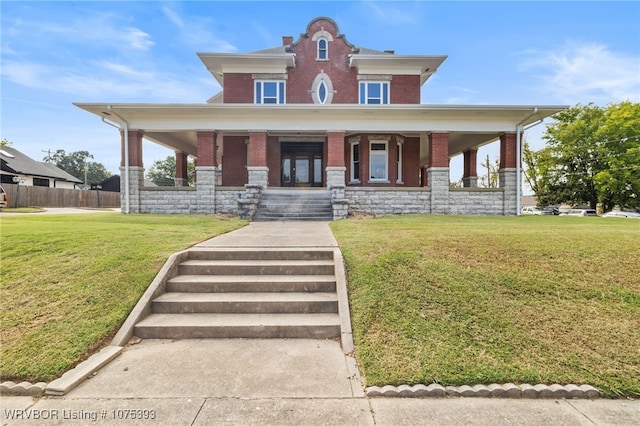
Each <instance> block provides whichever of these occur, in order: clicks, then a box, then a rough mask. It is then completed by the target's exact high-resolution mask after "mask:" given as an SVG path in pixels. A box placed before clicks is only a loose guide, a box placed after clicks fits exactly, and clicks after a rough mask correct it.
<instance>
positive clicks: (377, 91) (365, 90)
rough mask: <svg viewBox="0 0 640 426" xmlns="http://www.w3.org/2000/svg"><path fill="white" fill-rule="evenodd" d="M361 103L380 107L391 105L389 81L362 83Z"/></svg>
mask: <svg viewBox="0 0 640 426" xmlns="http://www.w3.org/2000/svg"><path fill="white" fill-rule="evenodd" d="M360 103H361V104H369V105H380V104H388V103H389V82H388V81H361V82H360Z"/></svg>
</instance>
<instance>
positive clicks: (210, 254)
mask: <svg viewBox="0 0 640 426" xmlns="http://www.w3.org/2000/svg"><path fill="white" fill-rule="evenodd" d="M165 291H166V292H165V293H164V294H161V295H160V296H158V297H156V298H155V299H154V300H153V301H152V302H151V314H150V315H148V316H147V317H146V318H144V319H143V320H142V321H140V322H138V323H137V324H136V325H135V327H134V334H135V335H136V336H138V337H142V338H147V339H183V338H231V337H237V338H275V337H277V338H335V337H339V336H340V316H339V313H338V296H337V293H336V276H335V263H334V259H333V250H327V249H309V250H292V249H245V248H236V249H219V248H194V249H192V250H190V251H189V256H188V259H186V260H184V261H183V262H181V263H180V265H178V267H177V275H176V276H175V277H173V278H171V279H169V280H167V282H166V287H165Z"/></svg>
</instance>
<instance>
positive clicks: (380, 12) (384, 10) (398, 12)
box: [364, 1, 418, 25]
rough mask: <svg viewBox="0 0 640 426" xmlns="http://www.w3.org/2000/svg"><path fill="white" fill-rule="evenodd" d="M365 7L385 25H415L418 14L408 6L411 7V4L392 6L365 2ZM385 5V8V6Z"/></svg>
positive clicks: (403, 3) (404, 3) (402, 3)
mask: <svg viewBox="0 0 640 426" xmlns="http://www.w3.org/2000/svg"><path fill="white" fill-rule="evenodd" d="M364 4H365V6H366V7H367V9H368V10H370V11H371V12H373V16H374V17H375V18H376V19H377V20H378V21H382V22H384V23H385V24H395V25H397V24H415V23H416V18H417V16H418V14H415V13H413V12H415V11H414V10H413V8H410V7H408V6H410V5H411V3H410V2H401V3H396V4H397V5H398V6H401V7H398V6H396V5H393V6H391V5H392V4H393V3H392V2H389V3H379V2H373V1H367V2H364ZM383 4H384V6H383Z"/></svg>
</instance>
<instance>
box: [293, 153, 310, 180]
mask: <svg viewBox="0 0 640 426" xmlns="http://www.w3.org/2000/svg"><path fill="white" fill-rule="evenodd" d="M296 183H309V157H296Z"/></svg>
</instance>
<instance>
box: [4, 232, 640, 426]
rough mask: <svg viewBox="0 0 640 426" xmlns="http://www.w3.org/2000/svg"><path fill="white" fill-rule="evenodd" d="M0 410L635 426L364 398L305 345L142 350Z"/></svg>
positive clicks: (635, 409)
mask: <svg viewBox="0 0 640 426" xmlns="http://www.w3.org/2000/svg"><path fill="white" fill-rule="evenodd" d="M335 245H336V243H335V240H334V238H333V235H332V234H331V232H330V230H329V227H328V224H327V223H318V222H297V223H292V222H279V223H268V222H267V223H265V222H263V223H251V224H250V225H249V226H247V227H245V228H242V229H239V230H237V231H233V232H231V233H228V234H225V235H222V236H219V237H217V238H214V239H212V240H209V241H206V242H203V243H202V244H201V246H205V247H220V246H224V247H301V246H306V247H309V246H314V247H335ZM1 405H2V408H1V410H0V419H1V420H0V421H1V423H2V424H3V425H4V424H11V425H13V424H20V425H23V424H24V425H40V424H42V425H54V424H64V425H67V424H72V425H73V424H78V425H80V424H83V425H86V424H115V425H123V424H158V425H217V424H222V425H298V424H305V425H374V424H375V425H443V424H451V425H458V424H467V425H513V424H520V425H547V424H548V425H551V424H553V425H557V424H565V425H594V424H595V425H637V424H640V401H627V400H604V399H599V400H557V401H556V400H525V399H484V398H441V399H408V398H367V397H366V396H365V394H364V392H363V387H362V381H361V378H360V376H359V372H358V369H357V366H356V363H355V359H354V358H353V357H351V356H348V355H345V354H344V353H343V351H342V349H341V347H340V344H339V342H338V341H337V340H307V339H201V340H176V341H172V340H144V341H140V342H138V343H135V344H132V345H130V346H127V347H126V349H125V350H124V352H123V353H122V354H121V355H120V356H119V357H117V358H116V359H115V360H114V361H112V362H111V363H110V364H108V365H107V366H106V367H104V368H102V369H101V370H99V371H98V372H97V374H95V375H94V376H93V377H92V378H90V379H89V380H86V381H85V382H83V383H82V384H80V385H79V386H78V387H77V388H75V389H73V390H72V391H71V392H69V393H68V394H67V395H65V396H63V397H44V398H41V399H32V398H29V397H2V400H1ZM17 410H24V411H17ZM17 416H21V418H19V419H16V417H17ZM27 416H29V419H27ZM10 417H13V420H10Z"/></svg>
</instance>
